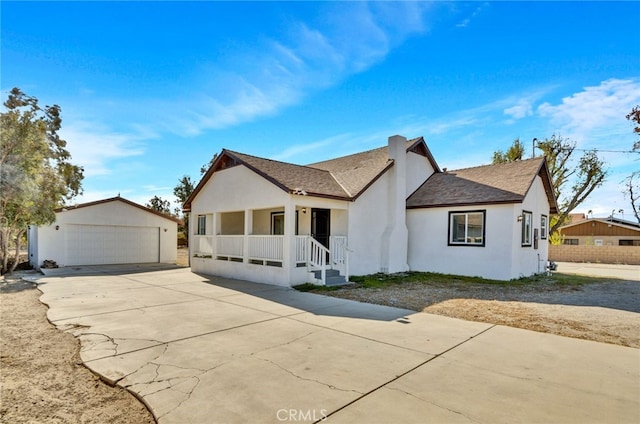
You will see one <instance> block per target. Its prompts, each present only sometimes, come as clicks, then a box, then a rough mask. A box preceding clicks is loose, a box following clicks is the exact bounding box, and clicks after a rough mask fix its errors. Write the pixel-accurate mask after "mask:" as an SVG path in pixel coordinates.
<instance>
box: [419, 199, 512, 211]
mask: <svg viewBox="0 0 640 424" xmlns="http://www.w3.org/2000/svg"><path fill="white" fill-rule="evenodd" d="M522 201H523V199H512V200H492V201H488V202H462V203H439V204H435V205H411V206H410V205H407V209H433V208H450V207H455V206H479V205H513V204H518V203H522Z"/></svg>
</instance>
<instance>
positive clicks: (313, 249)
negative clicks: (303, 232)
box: [307, 237, 329, 286]
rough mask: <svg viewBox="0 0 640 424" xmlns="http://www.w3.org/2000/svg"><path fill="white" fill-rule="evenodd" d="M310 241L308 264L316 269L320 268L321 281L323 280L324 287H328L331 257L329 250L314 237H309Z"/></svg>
mask: <svg viewBox="0 0 640 424" xmlns="http://www.w3.org/2000/svg"><path fill="white" fill-rule="evenodd" d="M307 240H308V244H307V246H308V249H307V253H308V255H309V256H308V258H307V264H308V265H311V266H314V267H316V268H320V279H321V280H322V285H323V286H326V285H327V257H328V256H329V249H327V248H326V247H324V246H323V245H322V244H321V243H319V242H318V241H317V240H316V239H314V238H313V237H307Z"/></svg>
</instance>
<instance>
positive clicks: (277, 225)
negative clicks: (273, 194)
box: [271, 212, 284, 236]
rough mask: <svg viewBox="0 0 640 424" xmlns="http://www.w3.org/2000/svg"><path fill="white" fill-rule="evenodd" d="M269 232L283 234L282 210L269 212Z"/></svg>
mask: <svg viewBox="0 0 640 424" xmlns="http://www.w3.org/2000/svg"><path fill="white" fill-rule="evenodd" d="M271 234H273V235H279V236H281V235H284V212H271Z"/></svg>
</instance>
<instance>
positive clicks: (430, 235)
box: [407, 205, 519, 280]
mask: <svg viewBox="0 0 640 424" xmlns="http://www.w3.org/2000/svg"><path fill="white" fill-rule="evenodd" d="M477 210H484V211H485V214H486V216H485V246H484V247H481V246H449V245H448V240H449V212H460V211H477ZM513 216H514V206H513V205H493V206H492V205H486V206H462V207H449V208H426V209H409V210H407V226H408V228H409V266H410V267H411V270H412V271H427V272H438V273H443V274H456V275H467V276H472V277H473V276H481V277H484V278H490V279H496V280H509V279H511V278H512V277H511V275H512V274H511V265H510V262H511V255H512V251H511V249H512V247H511V239H512V237H511V232H512V231H513V228H512V227H511V226H509V225H508V222H510V221H511V219H512V217H513ZM513 219H514V220H515V218H513ZM505 224H507V226H506V228H505ZM518 248H519V246H518Z"/></svg>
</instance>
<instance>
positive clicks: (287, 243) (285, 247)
mask: <svg viewBox="0 0 640 424" xmlns="http://www.w3.org/2000/svg"><path fill="white" fill-rule="evenodd" d="M295 233H296V206H295V204H294V203H293V201H292V199H291V198H289V199H288V200H287V203H286V204H285V205H284V243H283V244H282V267H283V268H284V269H285V273H286V276H287V284H291V279H292V275H293V268H294V267H295V262H296V249H295Z"/></svg>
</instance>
